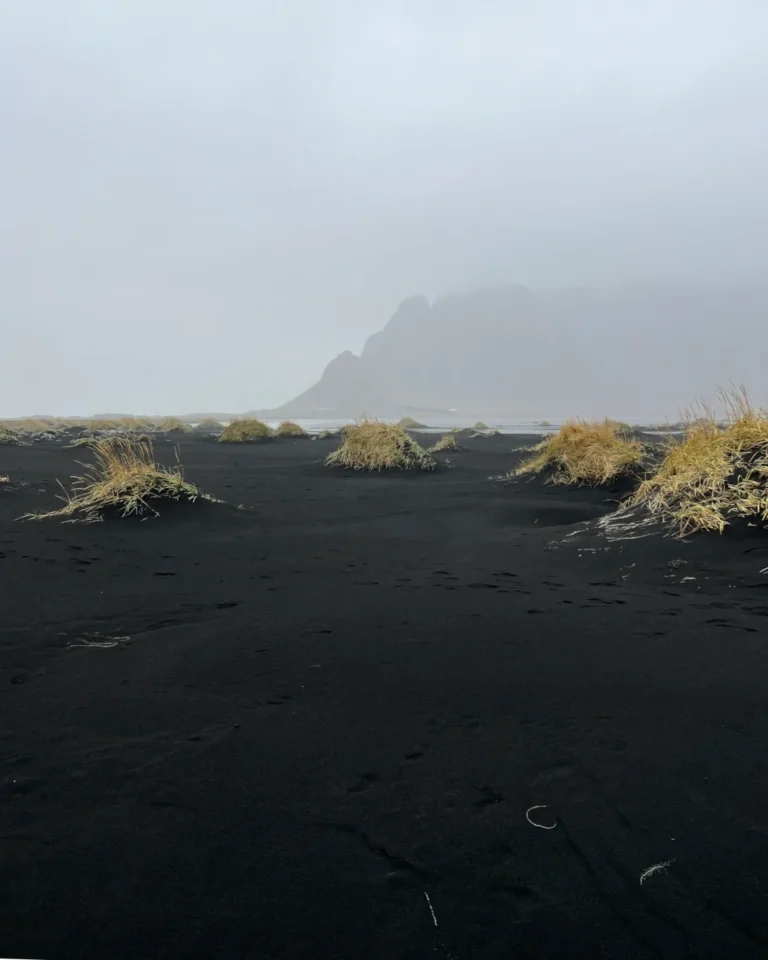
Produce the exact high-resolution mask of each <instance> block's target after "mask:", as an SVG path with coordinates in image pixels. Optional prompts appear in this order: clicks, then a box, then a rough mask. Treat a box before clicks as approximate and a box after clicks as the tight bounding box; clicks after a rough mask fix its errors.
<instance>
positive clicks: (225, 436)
mask: <svg viewBox="0 0 768 960" xmlns="http://www.w3.org/2000/svg"><path fill="white" fill-rule="evenodd" d="M272 435H273V434H272V431H271V430H270V429H269V427H268V426H267V425H266V423H262V422H261V420H233V421H232V422H231V423H230V424H228V425H227V426H226V427H225V428H224V432H223V433H222V435H221V436H220V437H219V443H247V442H248V441H251V440H268V439H269V438H270V437H271V436H272Z"/></svg>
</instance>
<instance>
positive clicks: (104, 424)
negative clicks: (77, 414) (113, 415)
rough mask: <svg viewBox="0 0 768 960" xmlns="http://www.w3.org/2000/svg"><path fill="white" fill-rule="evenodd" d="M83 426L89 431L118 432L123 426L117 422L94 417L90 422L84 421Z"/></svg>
mask: <svg viewBox="0 0 768 960" xmlns="http://www.w3.org/2000/svg"><path fill="white" fill-rule="evenodd" d="M84 426H85V427H87V428H88V429H89V430H120V429H121V428H122V426H123V425H122V424H121V422H120V421H119V420H103V419H101V418H99V417H95V418H94V419H92V420H86V421H85V423H84Z"/></svg>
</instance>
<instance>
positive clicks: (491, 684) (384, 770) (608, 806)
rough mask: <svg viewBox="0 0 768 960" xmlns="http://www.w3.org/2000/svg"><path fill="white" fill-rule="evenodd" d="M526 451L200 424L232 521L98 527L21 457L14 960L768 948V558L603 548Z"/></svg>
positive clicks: (7, 622)
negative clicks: (395, 454) (239, 436)
mask: <svg viewBox="0 0 768 960" xmlns="http://www.w3.org/2000/svg"><path fill="white" fill-rule="evenodd" d="M524 442H526V441H525V438H513V437H507V436H501V437H495V438H490V439H475V440H471V441H466V443H465V444H464V446H465V449H464V450H463V451H461V452H460V453H452V452H450V453H448V454H447V455H444V454H440V455H439V457H440V459H441V461H442V462H443V463H444V462H445V461H446V457H447V458H448V459H449V461H450V462H451V464H452V466H451V467H443V468H441V469H440V470H439V471H437V472H436V473H435V474H433V475H425V474H422V475H395V476H392V475H373V476H369V475H364V476H363V475H351V474H346V473H344V472H340V471H333V470H327V469H325V468H323V467H322V466H321V463H320V461H321V459H322V457H323V456H324V455H325V454H326V453H328V452H329V451H330V450H331V449H333V447H334V445H335V441H334V440H325V441H291V440H282V441H275V442H271V443H266V444H253V445H232V446H229V445H219V444H216V443H214V442H211V441H206V440H203V439H200V438H190V439H184V440H182V441H181V459H182V462H183V463H184V465H185V468H186V474H187V476H188V478H189V479H190V480H192V481H193V482H195V483H197V484H199V485H200V486H201V487H202V488H203V489H204V490H206V491H208V492H210V493H212V494H214V495H216V496H218V497H222V498H224V499H226V500H227V501H228V504H229V505H215V504H209V503H197V504H192V505H186V504H181V505H174V506H171V507H169V508H168V509H167V510H164V512H163V515H162V516H161V517H160V518H159V519H148V520H146V521H144V522H138V521H136V520H109V521H107V522H105V523H103V524H96V525H91V526H83V525H68V524H62V523H60V522H58V521H55V520H52V521H45V522H41V523H20V522H17V521H16V520H15V519H14V518H16V517H18V516H19V515H20V514H22V513H24V512H25V511H28V510H33V509H50V508H51V507H53V506H54V505H55V494H56V484H55V478H56V477H60V478H62V479H64V478H66V477H67V476H68V475H69V474H70V473H72V472H78V469H79V468H78V467H77V465H76V461H77V460H87V459H88V451H87V450H83V449H77V450H69V449H65V448H63V447H61V446H57V445H56V444H38V445H35V446H28V447H27V446H22V447H8V448H4V449H2V451H0V461H1V462H0V467H2V472H3V473H8V474H9V475H10V477H11V483H12V486H11V488H8V487H0V571H1V573H2V580H1V581H0V582H1V583H2V593H1V595H0V612H1V616H2V620H1V621H0V622H1V623H2V633H1V637H2V639H1V644H2V662H1V664H0V687H1V689H2V691H3V693H2V701H1V702H2V711H3V714H2V724H1V726H0V731H1V735H2V759H3V767H4V769H3V781H2V788H1V790H2V792H1V793H0V797H1V798H2V802H1V803H0V817H1V818H2V822H1V823H0V863H1V864H2V867H1V868H0V884H1V887H0V889H2V899H1V900H0V903H1V906H0V955H2V956H6V957H34V958H47V960H75V958H87V960H122V958H130V960H161V958H162V960H166V958H167V960H171V958H174V960H176V958H224V957H226V958H229V960H234V958H243V960H245V958H249V960H250V958H272V957H279V958H307V960H310V958H326V957H327V958H334V960H346V958H349V960H379V958H381V960H389V958H408V960H411V958H412V960H417V958H418V960H422V958H437V960H448V958H451V960H470V958H478V960H490V958H506V960H511V958H516V957H535V958H541V957H555V958H561V957H567V958H570V957H579V958H581V957H584V958H586V957H589V958H602V957H605V958H611V960H613V958H620V960H630V958H640V957H642V958H646V957H648V958H651V957H654V958H655V957H674V958H679V957H686V958H697V960H700V958H722V957H724V956H734V957H739V958H749V957H765V956H766V955H768V906H767V904H768V901H767V900H766V895H767V893H768V766H767V765H766V747H767V746H768V635H767V633H766V626H767V625H768V620H766V615H768V576H766V575H764V574H762V575H761V574H760V572H759V571H760V570H761V569H762V568H764V567H766V566H767V565H768V539H766V536H765V535H764V534H761V532H759V531H755V530H754V529H752V530H745V531H744V532H742V533H731V534H728V535H726V536H724V537H722V538H718V537H699V538H695V539H693V540H691V542H689V543H681V542H679V541H676V540H673V539H669V538H663V537H660V536H655V537H650V538H647V539H641V540H631V541H630V540H624V541H615V542H611V541H608V540H606V539H605V538H603V537H602V536H600V535H599V534H598V533H596V532H595V531H594V529H590V525H589V524H587V525H585V524H584V521H588V520H590V519H594V518H596V517H598V516H600V515H601V514H603V513H605V512H606V511H608V510H610V509H611V502H610V499H611V496H612V495H611V493H606V492H605V491H602V490H591V489H588V490H570V489H566V488H553V487H548V486H544V485H543V484H542V483H540V482H539V481H538V480H536V481H531V482H528V481H526V482H517V483H514V484H506V485H501V484H494V483H492V482H490V481H489V479H488V478H489V477H490V476H492V475H497V474H500V473H502V472H504V471H506V470H508V469H510V468H511V467H512V466H513V465H514V464H515V463H516V462H517V461H518V460H519V457H520V454H519V453H512V452H511V450H512V448H514V447H517V446H519V445H520V444H521V443H524ZM157 449H158V453H159V455H160V459H163V460H165V461H172V459H173V452H172V446H171V445H170V444H165V445H163V444H160V445H158V447H157ZM238 505H243V506H244V507H245V508H246V509H237V506H238ZM574 532H576V533H577V535H575V536H569V534H573V533H574ZM104 638H128V639H118V640H114V639H113V640H112V641H111V642H112V643H113V644H114V645H113V646H106V647H99V646H87V645H83V644H87V643H88V642H90V643H93V642H94V640H95V641H97V642H98V641H101V642H107V643H108V642H110V641H107V640H104ZM539 805H545V808H544V809H537V810H534V811H531V812H530V814H529V815H530V818H531V820H534V821H535V822H538V823H541V824H543V825H546V826H550V825H554V828H553V829H551V830H544V829H539V828H537V827H536V826H533V825H532V824H531V823H529V822H528V820H527V819H526V811H528V810H529V808H531V807H533V806H539ZM665 861H669V865H668V867H667V868H665V869H660V870H657V871H655V872H652V873H651V874H650V875H649V876H648V877H647V878H646V879H645V881H644V882H643V883H642V884H641V882H640V877H641V875H642V874H643V872H644V871H646V870H648V868H650V867H652V866H653V865H655V864H659V863H663V862H665ZM430 907H431V909H430ZM431 910H433V911H434V918H435V920H436V923H435V920H433V916H432V912H431Z"/></svg>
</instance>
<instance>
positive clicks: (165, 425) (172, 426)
mask: <svg viewBox="0 0 768 960" xmlns="http://www.w3.org/2000/svg"><path fill="white" fill-rule="evenodd" d="M159 429H160V431H161V432H162V433H192V427H190V426H189V424H188V423H184V421H183V420H179V418H178V417H165V418H164V419H163V420H161V421H160V424H159Z"/></svg>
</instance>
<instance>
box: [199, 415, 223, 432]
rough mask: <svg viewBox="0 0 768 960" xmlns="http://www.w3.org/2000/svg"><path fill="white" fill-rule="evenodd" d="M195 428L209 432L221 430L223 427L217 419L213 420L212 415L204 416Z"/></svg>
mask: <svg viewBox="0 0 768 960" xmlns="http://www.w3.org/2000/svg"><path fill="white" fill-rule="evenodd" d="M195 429H196V430H201V431H203V432H205V431H208V432H209V433H217V432H218V431H219V430H223V429H224V427H223V426H222V424H220V423H219V421H218V420H214V419H213V417H204V418H203V419H202V420H201V421H200V423H198V425H197V426H196V427H195Z"/></svg>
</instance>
